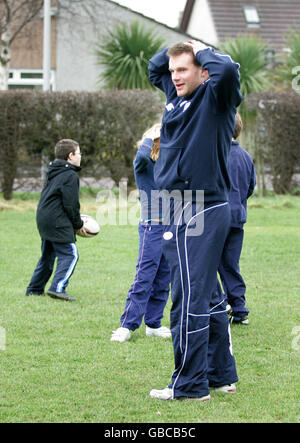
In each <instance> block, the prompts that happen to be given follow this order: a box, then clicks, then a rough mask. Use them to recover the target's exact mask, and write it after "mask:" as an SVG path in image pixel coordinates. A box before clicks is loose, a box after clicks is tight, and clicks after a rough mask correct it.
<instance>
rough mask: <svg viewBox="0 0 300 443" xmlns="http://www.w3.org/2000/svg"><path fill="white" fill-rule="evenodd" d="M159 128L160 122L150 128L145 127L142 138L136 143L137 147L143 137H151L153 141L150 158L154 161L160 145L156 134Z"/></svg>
mask: <svg viewBox="0 0 300 443" xmlns="http://www.w3.org/2000/svg"><path fill="white" fill-rule="evenodd" d="M160 129H161V123H155V124H154V125H153V126H151V128H149V129H147V131H146V132H144V134H143V137H142V139H141V140H140V141H139V142H138V143H137V147H139V146H140V145H141V144H142V142H143V140H145V138H152V140H153V141H154V144H153V147H152V150H151V153H150V158H151V160H152V161H154V162H156V161H157V159H158V157H159V147H160V137H159V136H158V134H159V132H160Z"/></svg>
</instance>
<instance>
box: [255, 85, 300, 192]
mask: <svg viewBox="0 0 300 443" xmlns="http://www.w3.org/2000/svg"><path fill="white" fill-rule="evenodd" d="M247 107H248V108H249V109H250V110H253V111H256V119H255V126H254V128H253V129H254V130H255V144H256V149H255V150H256V152H257V156H259V157H260V158H261V159H262V161H263V163H264V166H265V167H267V168H268V169H269V170H270V173H271V177H272V186H273V189H274V191H275V192H276V193H277V194H286V193H288V192H290V191H291V190H292V189H291V188H292V184H293V182H292V179H293V176H294V174H295V173H296V172H298V170H299V168H300V138H299V128H300V95H299V94H296V93H295V92H293V91H292V92H274V91H272V92H264V93H257V94H251V95H250V96H248V98H247Z"/></svg>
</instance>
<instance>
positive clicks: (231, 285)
mask: <svg viewBox="0 0 300 443" xmlns="http://www.w3.org/2000/svg"><path fill="white" fill-rule="evenodd" d="M243 239H244V230H243V228H235V227H231V228H230V230H229V233H228V235H227V238H226V241H225V245H224V250H223V253H222V257H221V262H220V266H219V275H220V278H221V282H222V285H223V289H224V292H225V295H226V297H227V301H228V303H229V304H230V306H231V309H232V313H233V314H234V315H235V314H248V313H249V309H248V308H246V300H245V292H246V285H245V282H244V280H243V277H242V276H241V273H240V265H239V262H240V256H241V252H242V247H243ZM220 289H221V288H220Z"/></svg>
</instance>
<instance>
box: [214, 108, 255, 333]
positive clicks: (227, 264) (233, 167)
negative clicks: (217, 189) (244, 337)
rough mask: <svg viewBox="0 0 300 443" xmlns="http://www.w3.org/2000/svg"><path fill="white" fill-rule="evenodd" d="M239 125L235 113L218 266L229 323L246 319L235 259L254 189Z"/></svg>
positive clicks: (239, 248) (244, 303)
mask: <svg viewBox="0 0 300 443" xmlns="http://www.w3.org/2000/svg"><path fill="white" fill-rule="evenodd" d="M242 127H243V123H242V119H241V116H240V114H238V113H237V114H236V126H235V131H234V134H233V140H232V143H231V150H230V156H229V163H228V168H229V176H230V181H231V189H230V193H229V205H230V209H231V224H230V230H229V233H228V235H227V238H226V241H225V246H224V250H223V254H222V258H221V263H220V266H219V275H220V278H221V281H222V285H223V289H224V291H225V294H226V296H227V301H228V303H229V305H230V307H231V314H230V315H231V322H232V323H241V324H244V325H245V324H248V322H249V320H248V314H249V309H248V308H247V307H246V299H245V292H246V285H245V282H244V280H243V277H242V276H241V273H240V266H239V261H240V256H241V252H242V247H243V239H244V229H243V226H244V224H245V223H246V221H247V199H248V198H249V197H250V196H251V195H252V194H253V192H254V188H255V185H256V175H255V167H254V163H253V160H252V157H251V155H250V154H249V153H248V152H247V151H245V149H243V148H242V147H241V146H240V145H239V143H238V142H237V141H236V139H237V138H238V137H239V135H240V133H241V131H242Z"/></svg>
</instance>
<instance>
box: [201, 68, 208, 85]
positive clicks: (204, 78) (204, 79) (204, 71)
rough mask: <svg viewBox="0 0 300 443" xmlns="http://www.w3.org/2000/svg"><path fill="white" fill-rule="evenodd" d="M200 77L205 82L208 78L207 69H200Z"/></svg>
mask: <svg viewBox="0 0 300 443" xmlns="http://www.w3.org/2000/svg"><path fill="white" fill-rule="evenodd" d="M201 77H202V79H203V81H205V82H206V80H208V79H209V73H208V70H207V69H202V72H201Z"/></svg>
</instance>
